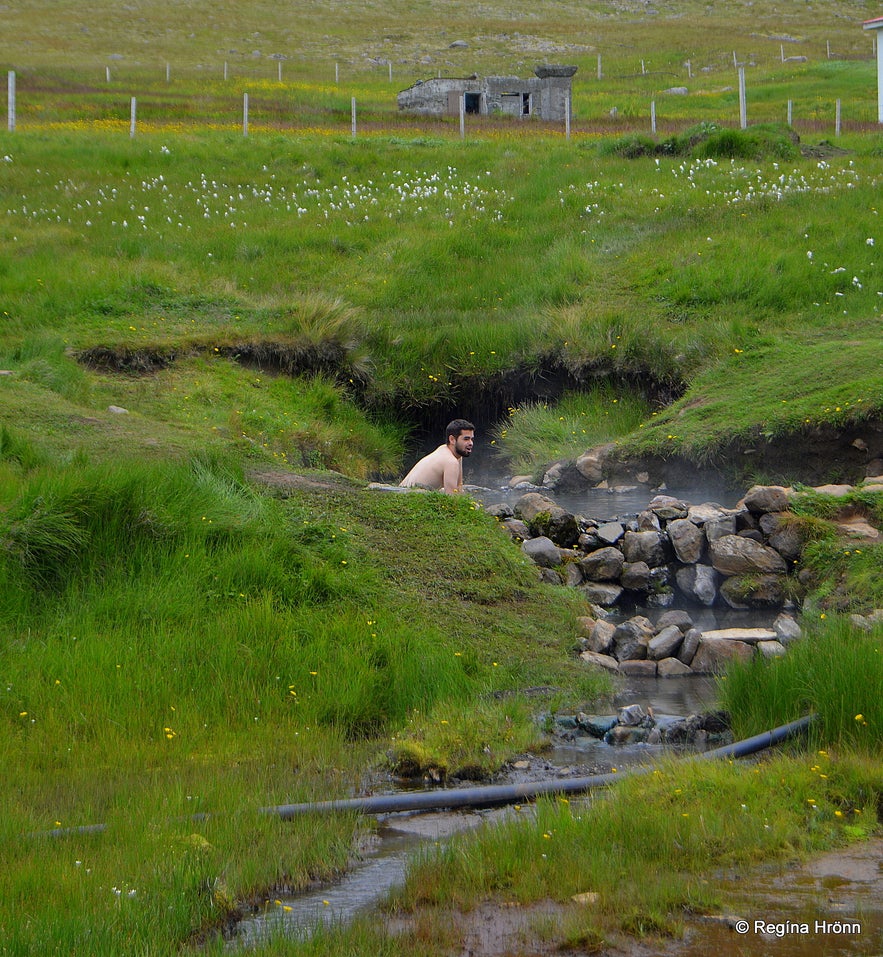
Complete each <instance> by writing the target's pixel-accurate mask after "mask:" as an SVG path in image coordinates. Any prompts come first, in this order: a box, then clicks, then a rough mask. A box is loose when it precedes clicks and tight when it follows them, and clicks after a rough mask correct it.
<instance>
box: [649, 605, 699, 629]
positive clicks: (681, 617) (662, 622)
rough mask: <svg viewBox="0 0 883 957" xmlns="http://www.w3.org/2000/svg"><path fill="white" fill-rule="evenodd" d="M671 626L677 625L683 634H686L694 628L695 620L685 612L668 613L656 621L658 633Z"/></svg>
mask: <svg viewBox="0 0 883 957" xmlns="http://www.w3.org/2000/svg"><path fill="white" fill-rule="evenodd" d="M669 625H677V626H678V628H680V629H681V631H682V632H684V633H685V634H686V632H687V631H689V630H690V629H691V628H692V627H693V619H692V618H691V617H690V616H689V615H688V614H687V612H685V611H681V610H677V611H666V612H663V613H662V614H661V615H660V616H659V617H658V618H657V619H656V628H657V631H662V629H663V628H668V626H669Z"/></svg>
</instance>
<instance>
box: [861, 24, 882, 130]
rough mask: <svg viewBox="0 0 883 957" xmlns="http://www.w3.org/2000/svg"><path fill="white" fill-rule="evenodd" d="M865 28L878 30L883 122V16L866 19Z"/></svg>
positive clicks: (879, 112)
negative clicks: (882, 43)
mask: <svg viewBox="0 0 883 957" xmlns="http://www.w3.org/2000/svg"><path fill="white" fill-rule="evenodd" d="M864 28H865V29H866V30H876V31H877V33H876V37H877V122H878V123H883V46H881V44H880V40H881V39H883V17H877V18H876V19H875V20H865V23H864Z"/></svg>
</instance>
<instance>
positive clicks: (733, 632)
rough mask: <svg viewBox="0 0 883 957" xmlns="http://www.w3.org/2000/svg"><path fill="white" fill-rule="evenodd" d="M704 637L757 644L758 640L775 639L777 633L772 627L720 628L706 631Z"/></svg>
mask: <svg viewBox="0 0 883 957" xmlns="http://www.w3.org/2000/svg"><path fill="white" fill-rule="evenodd" d="M702 637H703V638H710V639H714V640H715V641H718V640H723V641H744V642H747V643H749V644H755V643H756V642H758V641H775V640H776V633H775V631H773V630H772V628H718V629H716V630H714V631H706V632H705V633H704V634H703V635H702Z"/></svg>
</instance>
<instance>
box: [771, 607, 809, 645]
mask: <svg viewBox="0 0 883 957" xmlns="http://www.w3.org/2000/svg"><path fill="white" fill-rule="evenodd" d="M773 631H774V632H775V633H776V637H777V638H778V639H779V641H780V642H781V643H782V644H783V645H790V644H791V642H792V641H797V639H798V638H801V637H803V632H802V631H801V629H800V625H798V624H797V622H796V621H795V620H794V619H793V618H792V617H791V615H786V614H781V615H779V616H778V617H777V618H776V620H775V621H774V622H773Z"/></svg>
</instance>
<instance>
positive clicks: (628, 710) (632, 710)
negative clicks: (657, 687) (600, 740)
mask: <svg viewBox="0 0 883 957" xmlns="http://www.w3.org/2000/svg"><path fill="white" fill-rule="evenodd" d="M646 717H647V715H646V714H645V713H644V709H643V708H642V707H641V706H640V705H639V704H630V705H626V706H625V707H624V708H620V709H619V712H618V714H617V716H616V721H617V724H621V725H624V726H625V727H627V728H635V727H637V726H638V725H640V724H643V723H644V719H645V718H646Z"/></svg>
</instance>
